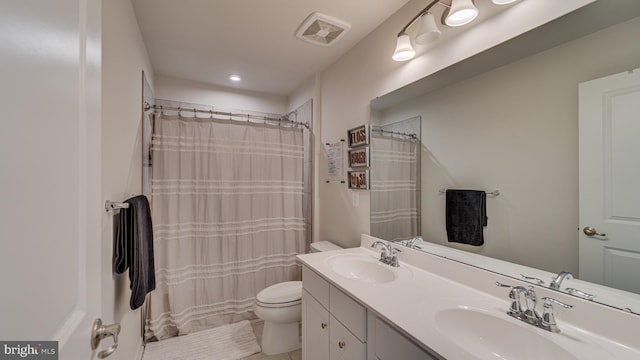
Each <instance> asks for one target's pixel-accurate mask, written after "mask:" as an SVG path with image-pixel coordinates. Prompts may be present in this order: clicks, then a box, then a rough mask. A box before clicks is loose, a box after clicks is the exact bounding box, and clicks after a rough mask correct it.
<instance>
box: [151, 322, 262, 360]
mask: <svg viewBox="0 0 640 360" xmlns="http://www.w3.org/2000/svg"><path fill="white" fill-rule="evenodd" d="M258 352H260V345H258V342H257V341H256V337H255V335H254V334H253V329H252V328H251V323H250V322H249V321H248V320H243V321H240V322H237V323H235V324H229V325H223V326H220V327H217V328H213V329H209V330H204V331H198V332H195V333H191V334H189V335H184V336H177V337H174V338H170V339H166V340H162V341H157V342H151V343H148V344H147V345H146V347H145V350H144V355H143V356H142V360H238V359H241V358H243V357H247V356H249V355H252V354H255V353H258Z"/></svg>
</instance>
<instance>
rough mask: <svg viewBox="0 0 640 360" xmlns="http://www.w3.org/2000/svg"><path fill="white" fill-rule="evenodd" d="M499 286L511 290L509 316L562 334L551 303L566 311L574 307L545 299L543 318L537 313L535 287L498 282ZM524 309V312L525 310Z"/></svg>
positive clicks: (551, 299)
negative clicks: (523, 301)
mask: <svg viewBox="0 0 640 360" xmlns="http://www.w3.org/2000/svg"><path fill="white" fill-rule="evenodd" d="M496 285H497V286H501V287H508V288H510V289H511V290H510V291H509V299H511V300H513V301H512V302H511V306H510V307H509V310H508V311H507V314H508V315H509V316H512V317H514V318H516V319H518V320H520V321H524V322H526V323H528V324H531V325H533V326H536V327H539V328H541V329H544V330H547V331H551V332H554V333H558V332H560V329H559V328H558V325H557V323H556V319H555V316H554V314H553V306H552V305H551V303H554V304H557V305H560V306H562V307H564V308H565V309H571V308H573V305H568V304H565V303H563V302H562V301H559V300H556V299H553V298H549V297H543V298H542V300H544V305H543V312H542V316H540V314H539V313H538V312H537V311H536V305H537V304H538V298H537V296H536V293H535V291H534V290H533V286H529V288H528V289H527V288H524V287H522V286H511V285H505V284H501V283H499V282H497V281H496ZM521 295H524V298H525V304H524V306H523V304H522V302H521ZM523 309H524V310H523Z"/></svg>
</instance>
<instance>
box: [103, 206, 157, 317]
mask: <svg viewBox="0 0 640 360" xmlns="http://www.w3.org/2000/svg"><path fill="white" fill-rule="evenodd" d="M125 203H128V204H129V208H125V209H120V222H119V226H118V231H117V234H116V241H115V243H114V245H113V268H114V270H115V272H116V273H118V274H122V273H124V272H125V271H126V270H127V269H129V281H130V288H131V300H130V301H129V306H130V307H131V309H132V310H135V309H137V308H139V307H140V306H142V304H144V299H145V296H146V295H147V294H148V293H150V292H151V291H153V290H154V289H155V288H156V276H155V268H154V263H153V228H152V224H151V211H150V209H149V201H147V197H146V196H143V195H138V196H136V197H133V198H131V199H129V200H127V201H125Z"/></svg>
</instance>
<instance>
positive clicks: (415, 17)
mask: <svg viewBox="0 0 640 360" xmlns="http://www.w3.org/2000/svg"><path fill="white" fill-rule="evenodd" d="M438 3H440V4H442V5H445V6H448V5H447V4H444V3H442V2H440V0H433V1H432V2H431V3H429V5H427V7H425V8H424V9H423V10H422V11H420V12H419V13H418V15H416V16H414V17H413V19H411V21H409V22H408V23H407V25H405V26H404V27H403V28H402V30H400V32H399V33H398V37H400V36H402V35H404V34H406V32H407V29H408V28H409V26H411V25H413V23H414V22H416V20H418V19H419V18H420V17H421V16H422V15H424V14H426V13H427V12H428V11H429V10H431V8H432V7H434V6H435V5H436V4H438Z"/></svg>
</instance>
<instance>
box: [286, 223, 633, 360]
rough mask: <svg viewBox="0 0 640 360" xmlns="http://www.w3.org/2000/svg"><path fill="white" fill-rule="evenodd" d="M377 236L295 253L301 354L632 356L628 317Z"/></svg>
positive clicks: (349, 359)
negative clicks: (299, 267) (345, 245)
mask: <svg viewBox="0 0 640 360" xmlns="http://www.w3.org/2000/svg"><path fill="white" fill-rule="evenodd" d="M377 241H380V240H379V239H376V238H374V237H371V236H368V235H362V239H361V247H359V248H351V249H344V250H336V251H329V252H322V253H313V254H305V255H299V256H298V261H299V262H300V263H301V264H302V271H303V272H302V278H303V298H302V312H303V314H302V326H303V332H302V336H303V344H302V348H303V358H304V359H305V360H315V359H332V360H333V359H344V360H356V359H363V360H364V359H370V360H374V359H380V360H405V359H406V360H416V359H554V360H556V359H580V360H582V359H598V360H602V359H640V338H639V337H638V336H637V335H636V333H637V329H639V328H640V318H639V317H638V315H636V314H630V313H625V312H623V311H620V310H617V309H613V308H609V307H607V306H603V305H601V304H596V303H593V302H590V301H588V300H586V299H580V298H577V297H572V296H568V295H566V294H563V293H560V292H556V291H552V290H549V289H547V288H545V287H538V286H535V285H533V286H532V285H531V284H530V283H526V282H523V281H520V280H517V279H513V278H508V277H505V276H502V275H499V274H496V273H492V272H489V271H486V270H482V269H478V268H475V267H472V266H469V265H466V264H462V263H459V262H456V261H452V260H449V259H446V258H443V257H440V256H437V255H433V254H428V253H424V252H421V251H417V250H414V249H410V248H401V250H402V252H401V253H399V254H394V255H396V256H397V259H398V260H397V264H398V265H399V266H397V267H396V266H392V265H393V264H392V263H393V262H392V261H390V259H391V257H392V255H391V254H392V253H394V251H390V250H392V247H394V246H395V245H394V244H391V245H390V246H389V247H387V246H386V242H384V241H383V242H382V244H380V243H376V242H377ZM374 243H376V245H378V246H376V247H375V248H373V247H372V245H373V244H374ZM382 249H384V250H382ZM382 253H384V255H383V257H384V256H387V261H384V262H386V263H384V262H383V261H380V258H381V254H382ZM497 284H501V285H504V286H496V285H497ZM505 286H506V287H505ZM543 298H544V300H543ZM536 303H537V306H535V304H536ZM563 305H567V307H566V308H565V306H563ZM554 318H555V321H553V319H554ZM550 325H551V326H550ZM552 330H555V331H559V332H553V331H552Z"/></svg>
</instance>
